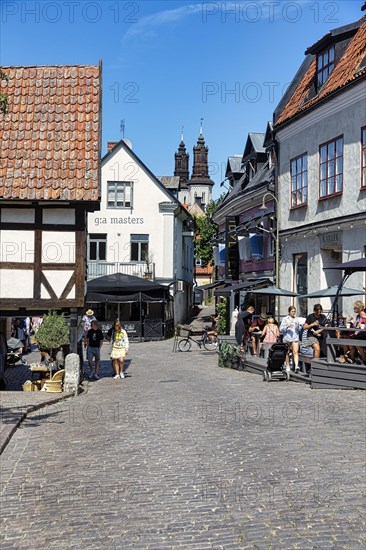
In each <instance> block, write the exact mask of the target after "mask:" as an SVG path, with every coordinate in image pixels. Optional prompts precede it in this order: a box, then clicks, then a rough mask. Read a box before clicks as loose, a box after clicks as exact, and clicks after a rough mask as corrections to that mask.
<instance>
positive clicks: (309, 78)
mask: <svg viewBox="0 0 366 550" xmlns="http://www.w3.org/2000/svg"><path fill="white" fill-rule="evenodd" d="M365 55H366V20H365V21H364V23H363V24H362V25H361V26H360V28H359V29H358V31H357V33H356V34H355V36H354V37H353V38H352V39H351V41H350V43H349V44H348V47H347V48H346V50H345V52H344V54H343V56H342V58H341V59H340V60H339V62H338V63H337V65H336V66H335V68H334V70H333V72H332V73H331V74H330V76H329V78H328V80H327V81H326V83H325V84H324V86H323V87H322V88H321V90H320V92H319V94H318V95H317V96H315V97H314V98H313V99H311V100H309V101H306V96H307V94H308V92H309V89H310V87H311V85H312V84H313V83H314V82H315V79H316V55H314V58H313V60H312V62H311V64H310V66H309V67H308V69H307V71H306V72H305V74H304V76H303V78H302V79H301V81H300V82H299V84H298V85H297V87H296V89H295V91H294V93H293V94H292V96H291V97H290V99H289V101H288V102H287V104H286V105H285V107H284V109H283V110H282V112H281V114H280V116H279V117H278V118H277V120H276V121H275V126H279V125H280V124H282V123H284V122H286V121H288V120H290V119H291V118H292V117H294V116H296V115H298V114H299V113H303V112H304V111H306V110H307V109H309V108H310V107H312V106H313V105H315V104H316V103H319V102H320V101H321V100H322V99H324V98H325V97H326V96H329V95H330V94H332V93H333V92H336V91H338V90H340V89H341V88H343V87H344V86H346V85H347V84H349V83H350V82H352V81H355V80H358V79H360V78H361V77H363V76H365V75H366V67H363V68H361V69H360V70H358V67H359V65H360V63H361V61H362V60H363V58H364V57H365Z"/></svg>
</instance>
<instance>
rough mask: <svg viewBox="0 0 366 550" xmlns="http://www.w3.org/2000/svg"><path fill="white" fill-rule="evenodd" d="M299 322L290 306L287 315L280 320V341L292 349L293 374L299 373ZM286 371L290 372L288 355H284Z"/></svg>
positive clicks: (294, 309) (292, 307) (293, 308)
mask: <svg viewBox="0 0 366 550" xmlns="http://www.w3.org/2000/svg"><path fill="white" fill-rule="evenodd" d="M300 328H301V326H300V321H299V319H298V318H297V317H296V308H295V307H294V306H290V307H289V308H288V315H286V317H285V318H284V319H282V323H281V326H280V333H281V334H283V338H282V341H283V342H284V343H285V344H288V346H289V348H290V349H291V348H292V356H293V361H294V367H295V372H299V371H300V368H299V339H300V336H299V335H300ZM286 369H287V370H290V360H289V354H287V355H286Z"/></svg>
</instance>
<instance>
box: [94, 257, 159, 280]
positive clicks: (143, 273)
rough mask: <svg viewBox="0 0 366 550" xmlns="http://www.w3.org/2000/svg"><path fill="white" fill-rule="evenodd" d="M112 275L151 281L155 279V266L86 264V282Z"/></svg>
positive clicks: (120, 263) (109, 263)
mask: <svg viewBox="0 0 366 550" xmlns="http://www.w3.org/2000/svg"><path fill="white" fill-rule="evenodd" d="M114 273H123V274H124V275H133V276H134V277H141V278H142V279H150V280H153V279H155V264H154V263H151V264H146V263H145V262H134V263H132V262H128V263H123V262H91V261H89V262H88V281H90V279H95V278H96V277H103V276H104V275H113V274H114Z"/></svg>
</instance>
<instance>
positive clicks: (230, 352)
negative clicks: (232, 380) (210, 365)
mask: <svg viewBox="0 0 366 550" xmlns="http://www.w3.org/2000/svg"><path fill="white" fill-rule="evenodd" d="M242 359H243V358H242V352H241V351H240V346H238V345H234V344H230V343H229V342H223V343H222V345H221V346H220V352H219V367H226V368H229V369H237V370H244V364H243V361H242Z"/></svg>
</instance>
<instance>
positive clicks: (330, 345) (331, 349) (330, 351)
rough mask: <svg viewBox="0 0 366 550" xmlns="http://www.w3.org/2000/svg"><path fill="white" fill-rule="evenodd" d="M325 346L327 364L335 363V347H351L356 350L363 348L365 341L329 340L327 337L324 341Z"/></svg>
mask: <svg viewBox="0 0 366 550" xmlns="http://www.w3.org/2000/svg"><path fill="white" fill-rule="evenodd" d="M325 342H326V344H327V361H328V363H335V362H336V357H337V350H336V348H337V347H341V348H342V347H344V346H351V347H357V348H365V347H366V340H361V339H357V338H331V337H329V336H328V338H327V339H326V341H325Z"/></svg>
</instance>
